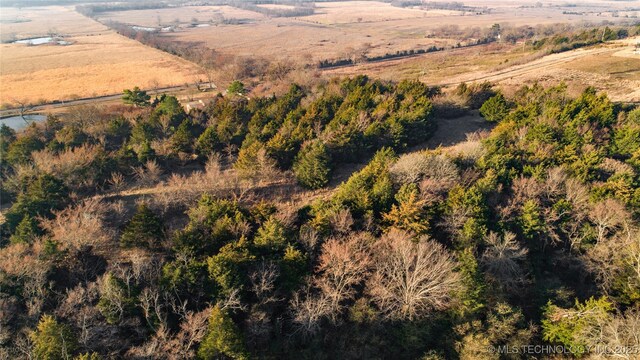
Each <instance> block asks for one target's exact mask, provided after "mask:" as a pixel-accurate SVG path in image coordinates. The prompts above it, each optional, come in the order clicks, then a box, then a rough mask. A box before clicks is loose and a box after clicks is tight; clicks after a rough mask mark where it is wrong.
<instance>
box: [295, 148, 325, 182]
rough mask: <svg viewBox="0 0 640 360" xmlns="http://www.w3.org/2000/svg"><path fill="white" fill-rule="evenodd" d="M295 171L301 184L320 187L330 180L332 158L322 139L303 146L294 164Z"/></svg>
mask: <svg viewBox="0 0 640 360" xmlns="http://www.w3.org/2000/svg"><path fill="white" fill-rule="evenodd" d="M293 173H294V174H295V176H296V179H297V180H298V182H299V183H300V184H302V185H303V186H306V187H308V188H310V189H319V188H321V187H323V186H325V185H327V183H328V182H329V176H330V174H331V158H330V156H329V153H328V151H327V147H326V146H325V145H324V144H323V143H322V142H321V141H314V142H312V143H309V144H308V145H307V146H305V147H304V148H302V150H301V151H300V153H299V154H298V156H297V157H296V159H295V162H294V164H293Z"/></svg>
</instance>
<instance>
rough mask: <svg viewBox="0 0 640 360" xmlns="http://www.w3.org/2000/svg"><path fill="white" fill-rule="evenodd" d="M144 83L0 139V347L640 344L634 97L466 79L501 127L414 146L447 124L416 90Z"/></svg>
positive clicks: (183, 349)
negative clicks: (6, 203) (512, 87)
mask: <svg viewBox="0 0 640 360" xmlns="http://www.w3.org/2000/svg"><path fill="white" fill-rule="evenodd" d="M137 91H138V90H136V89H134V90H133V91H129V92H128V93H127V96H126V99H125V101H127V102H128V103H129V104H131V105H126V106H124V105H123V106H119V107H116V108H113V109H110V110H108V109H96V108H91V107H87V108H81V109H79V110H77V112H76V113H73V114H71V115H72V116H69V117H67V118H65V119H64V121H63V120H60V119H58V118H56V117H54V116H50V117H49V118H48V119H47V120H46V121H45V122H44V123H42V124H33V125H31V126H30V127H28V128H27V129H25V130H24V131H22V132H20V133H16V132H14V131H13V130H11V129H9V128H7V127H4V126H3V127H2V128H1V129H0V137H1V138H0V139H1V142H0V145H1V146H0V158H1V159H2V162H1V164H0V167H1V170H2V186H1V189H0V191H1V192H2V193H1V195H2V198H3V199H9V200H10V201H11V206H10V208H9V209H8V210H7V211H5V212H3V215H4V217H5V220H4V223H3V224H2V230H1V231H2V233H1V239H2V241H1V243H0V314H2V316H0V322H1V327H0V331H1V332H2V336H0V346H1V348H0V354H1V355H2V356H5V357H8V358H42V359H63V358H75V359H101V358H104V359H106V358H131V359H151V358H153V359H162V358H166V359H176V358H202V359H227V358H230V359H249V358H268V359H283V358H292V359H300V358H327V359H334V358H341V359H361V358H376V359H377V358H380V359H383V358H400V359H416V358H421V359H479V358H482V359H484V358H487V359H493V358H503V357H504V356H503V355H500V354H498V353H496V352H495V351H492V350H491V349H498V348H500V347H504V346H510V347H514V348H515V347H521V346H526V345H562V346H565V348H566V349H570V352H571V356H575V357H588V356H591V355H595V354H594V353H592V352H590V350H589V347H595V346H603V347H604V346H609V347H614V346H625V347H635V348H636V349H637V348H638V346H640V344H639V343H638V338H637V329H638V328H640V313H639V311H640V309H639V308H638V306H639V304H640V272H639V271H638V269H639V268H640V221H639V219H640V140H639V139H640V108H634V107H632V106H628V105H622V104H615V103H612V102H611V101H610V100H609V99H608V97H607V95H606V94H603V93H598V92H596V91H595V90H594V89H591V88H589V89H586V90H585V91H584V92H583V93H582V94H580V95H579V96H577V97H571V96H569V95H568V93H567V89H566V87H565V86H564V85H558V86H554V87H547V88H545V87H542V86H539V85H532V86H524V87H522V88H521V89H519V90H518V91H517V93H516V94H514V95H513V96H508V95H506V94H503V93H502V92H500V91H497V90H494V87H493V86H491V85H490V84H488V83H487V84H469V85H464V86H460V87H458V89H456V90H454V93H456V94H457V95H456V96H458V97H459V98H461V99H464V100H465V101H464V103H465V106H466V107H467V108H469V109H480V114H481V115H482V116H483V117H485V119H486V120H487V121H489V122H491V123H492V124H495V127H493V129H492V130H491V131H487V132H485V133H478V134H475V135H474V136H470V137H469V138H468V139H467V140H466V141H463V142H461V143H459V144H456V145H453V146H449V147H438V148H435V149H426V150H416V149H424V146H422V147H417V148H414V147H413V146H415V145H421V144H424V143H425V142H426V141H427V140H428V139H429V137H430V136H431V135H432V134H433V132H434V131H435V129H436V124H437V118H438V116H442V114H443V113H446V111H447V109H446V108H445V109H443V108H442V107H441V106H440V105H438V104H437V101H436V98H437V97H438V96H441V92H440V89H436V88H431V87H428V86H426V85H424V84H422V83H420V82H417V81H403V82H399V83H391V82H383V81H379V80H374V79H369V78H367V77H365V76H359V77H355V78H350V79H342V80H339V79H338V80H334V81H330V82H327V83H325V84H323V85H321V86H319V87H317V88H313V89H307V88H303V87H301V86H298V85H296V84H292V85H291V86H290V88H289V90H288V91H287V92H286V93H284V94H283V95H281V96H268V97H255V98H251V99H248V98H246V97H245V96H243V95H242V94H241V93H240V92H234V93H231V94H229V95H227V96H222V95H219V96H218V97H216V98H215V99H214V100H213V101H212V102H211V103H210V104H208V105H207V106H206V107H205V109H204V110H192V111H191V112H189V113H186V112H185V111H184V110H183V108H182V106H181V105H180V103H179V102H178V101H177V99H176V98H175V97H172V96H165V95H163V96H161V97H157V98H156V99H154V100H151V99H150V98H148V97H147V95H146V94H139V93H138V92H137ZM132 99H133V100H132ZM140 99H142V100H140ZM138 100H140V101H138ZM464 111H467V110H466V109H465V110H464ZM470 111H471V110H470ZM357 162H361V163H362V162H364V163H365V164H362V166H354V164H353V163H357ZM345 169H347V170H345ZM345 172H348V174H347V175H346V176H345V175H344V173H345Z"/></svg>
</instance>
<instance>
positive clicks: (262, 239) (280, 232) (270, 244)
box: [253, 217, 287, 249]
mask: <svg viewBox="0 0 640 360" xmlns="http://www.w3.org/2000/svg"><path fill="white" fill-rule="evenodd" d="M253 241H254V243H255V244H256V245H258V246H261V247H265V248H271V249H282V248H284V247H285V245H286V243H287V237H286V235H285V228H284V226H282V224H281V223H280V221H278V220H277V219H276V218H274V217H270V218H269V219H268V220H267V221H265V222H264V224H262V226H261V227H260V228H259V229H258V233H257V234H256V237H255V238H254V240H253Z"/></svg>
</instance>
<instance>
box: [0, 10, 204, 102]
mask: <svg viewBox="0 0 640 360" xmlns="http://www.w3.org/2000/svg"><path fill="white" fill-rule="evenodd" d="M4 10H5V9H4V8H3V18H4V17H5V16H7V15H6V14H7V13H6V12H5V11H4ZM9 10H10V11H13V12H14V13H13V14H12V16H15V15H16V14H19V15H20V16H22V17H24V18H29V19H31V21H30V22H25V23H19V24H4V23H3V24H2V25H1V26H0V29H1V30H2V33H3V34H4V32H5V29H11V30H14V31H21V32H17V35H16V36H17V37H19V38H28V37H33V36H42V35H46V34H47V31H48V30H47V29H48V28H49V27H53V28H55V29H56V33H58V34H63V35H64V39H65V41H69V42H71V45H66V46H61V45H38V46H27V45H24V44H1V45H0V97H1V99H0V103H2V104H15V103H16V102H17V101H21V102H22V101H26V102H31V103H35V102H43V101H53V100H70V99H74V98H78V97H91V96H97V95H107V94H114V93H118V92H121V91H122V90H123V89H124V88H129V87H133V86H136V85H138V86H141V87H143V88H150V87H166V86H173V85H182V84H184V83H186V82H189V83H192V82H193V81H194V80H195V79H196V77H197V76H198V72H199V68H198V67H197V66H195V65H194V64H192V63H190V62H187V61H185V60H183V59H180V58H178V57H175V56H171V55H169V54H167V53H164V52H162V51H160V50H156V49H152V48H149V47H147V46H144V45H142V44H140V43H139V42H136V41H134V40H130V39H127V38H125V37H122V36H120V35H117V34H116V33H115V32H113V31H111V30H108V29H107V28H106V27H105V26H103V25H102V24H100V23H98V22H95V21H93V20H91V19H89V18H86V17H84V16H81V15H79V14H77V13H75V12H74V11H73V10H72V9H69V8H62V7H52V8H51V9H49V10H48V8H46V9H45V8H35V9H33V8H25V9H22V10H19V11H18V10H14V9H9ZM47 13H51V14H54V15H53V16H49V17H47V16H44V15H43V14H47ZM28 24H30V25H29V26H28V27H26V26H27V25H28Z"/></svg>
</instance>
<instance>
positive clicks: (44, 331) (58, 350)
mask: <svg viewBox="0 0 640 360" xmlns="http://www.w3.org/2000/svg"><path fill="white" fill-rule="evenodd" d="M30 338H31V341H32V342H33V354H34V356H35V358H36V359H43V360H58V359H60V360H62V359H68V358H70V357H71V355H72V354H73V352H74V351H75V350H76V348H77V347H78V345H77V342H76V339H75V337H74V336H73V334H72V333H71V330H70V329H69V327H68V326H66V325H64V324H60V323H58V322H57V321H56V320H55V319H54V318H53V316H50V315H44V316H43V317H42V318H41V319H40V322H39V323H38V327H37V328H36V331H34V332H32V333H31V334H30Z"/></svg>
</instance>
